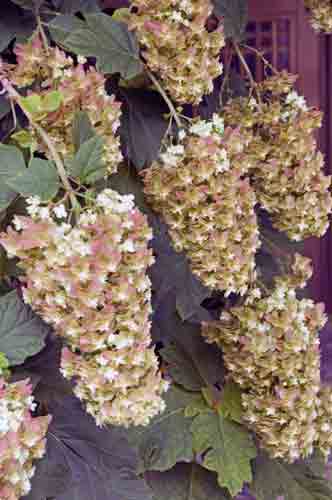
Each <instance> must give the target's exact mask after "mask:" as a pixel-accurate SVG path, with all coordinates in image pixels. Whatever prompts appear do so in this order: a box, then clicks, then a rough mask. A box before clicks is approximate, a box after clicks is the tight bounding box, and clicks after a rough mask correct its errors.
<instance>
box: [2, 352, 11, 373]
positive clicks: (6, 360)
mask: <svg viewBox="0 0 332 500" xmlns="http://www.w3.org/2000/svg"><path fill="white" fill-rule="evenodd" d="M7 368H9V361H8V359H7V358H6V356H5V355H4V353H3V352H0V373H1V371H2V370H6V369H7Z"/></svg>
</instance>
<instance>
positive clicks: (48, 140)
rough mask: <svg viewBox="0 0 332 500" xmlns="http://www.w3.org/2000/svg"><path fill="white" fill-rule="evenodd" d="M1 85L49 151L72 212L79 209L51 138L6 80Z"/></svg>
mask: <svg viewBox="0 0 332 500" xmlns="http://www.w3.org/2000/svg"><path fill="white" fill-rule="evenodd" d="M2 85H3V87H4V88H5V89H6V90H7V92H8V94H9V97H11V98H12V99H15V101H16V102H17V103H18V104H19V106H20V107H21V109H22V111H23V113H24V114H25V116H26V117H27V118H28V120H29V122H30V124H31V126H32V127H33V128H34V129H35V130H36V132H37V133H38V135H39V136H40V137H41V139H42V140H43V141H44V143H45V145H46V146H47V148H48V150H49V153H50V155H51V157H52V159H53V161H54V163H55V166H56V168H57V171H58V174H59V177H60V179H61V181H62V184H63V186H64V188H65V190H66V191H67V192H68V194H69V197H70V201H71V204H72V207H73V208H74V210H75V211H76V210H79V209H80V205H79V203H78V201H77V199H76V196H75V194H74V191H73V189H72V187H71V185H70V182H69V180H68V177H67V173H66V170H65V167H64V164H63V161H62V159H61V157H60V155H59V153H58V152H57V150H56V148H55V146H54V144H53V142H52V140H51V138H50V137H49V135H48V134H47V133H46V132H45V130H44V129H43V128H42V127H41V126H40V125H39V124H38V123H36V122H35V121H34V119H33V117H32V115H31V114H30V113H29V111H27V110H26V109H24V107H23V106H22V105H21V104H20V98H21V96H20V94H19V93H18V92H17V91H16V90H15V89H14V87H13V86H12V85H11V84H10V83H9V82H8V80H3V81H2Z"/></svg>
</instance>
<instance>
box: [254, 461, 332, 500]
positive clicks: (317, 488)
mask: <svg viewBox="0 0 332 500" xmlns="http://www.w3.org/2000/svg"><path fill="white" fill-rule="evenodd" d="M250 489H251V492H252V493H253V495H255V496H256V499H257V500H271V499H272V498H273V499H274V498H275V499H277V498H278V499H279V498H280V499H283V500H300V499H301V500H330V499H331V498H332V485H331V484H329V482H328V481H327V479H326V477H325V467H324V464H323V461H321V465H320V467H319V464H318V463H317V460H316V459H315V458H314V459H308V460H305V461H298V462H296V463H295V464H287V463H285V462H282V461H281V460H272V459H270V458H269V457H268V455H267V454H265V453H262V454H261V455H260V456H259V457H258V458H257V460H256V462H255V478H254V482H253V484H252V486H251V488H250Z"/></svg>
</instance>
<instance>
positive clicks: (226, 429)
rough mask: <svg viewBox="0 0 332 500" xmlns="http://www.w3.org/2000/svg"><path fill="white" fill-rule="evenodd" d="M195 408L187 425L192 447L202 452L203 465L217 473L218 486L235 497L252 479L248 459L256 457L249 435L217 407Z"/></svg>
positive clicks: (249, 460)
mask: <svg viewBox="0 0 332 500" xmlns="http://www.w3.org/2000/svg"><path fill="white" fill-rule="evenodd" d="M198 410H199V414H198V416H196V417H195V419H194V421H193V423H192V426H191V430H192V434H193V446H194V450H195V451H196V452H197V453H204V459H203V466H204V467H205V468H206V469H208V470H211V471H215V472H217V474H218V483H219V485H220V486H221V487H225V488H227V489H228V490H229V492H230V493H231V495H232V496H235V495H236V494H238V493H239V492H240V491H241V490H242V488H243V485H244V483H246V482H248V483H250V482H251V480H252V471H251V463H250V462H251V460H252V459H253V458H255V457H256V447H255V445H254V442H253V439H252V436H251V435H250V433H249V431H248V430H247V429H245V428H244V427H242V426H240V425H238V424H237V423H234V422H232V421H230V420H228V419H227V418H225V417H224V416H223V415H222V413H221V411H220V408H217V409H216V410H213V409H211V408H209V407H208V406H206V408H205V409H203V410H202V409H199V408H198Z"/></svg>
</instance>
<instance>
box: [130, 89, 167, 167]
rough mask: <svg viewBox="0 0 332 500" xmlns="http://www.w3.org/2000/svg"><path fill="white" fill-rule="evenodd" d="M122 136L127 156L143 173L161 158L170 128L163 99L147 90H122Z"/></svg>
mask: <svg viewBox="0 0 332 500" xmlns="http://www.w3.org/2000/svg"><path fill="white" fill-rule="evenodd" d="M121 97H122V101H123V106H122V112H123V115H122V120H121V128H120V135H121V137H122V142H123V144H124V154H125V156H126V157H127V158H128V159H129V160H130V161H131V162H132V163H133V164H134V166H135V167H136V170H137V171H138V172H139V171H140V170H142V169H143V168H145V167H148V166H150V165H151V163H152V162H153V161H155V160H156V159H157V158H158V155H159V150H160V146H161V141H162V139H163V137H164V135H165V132H166V129H167V121H166V120H165V119H164V116H163V114H164V113H165V112H167V109H165V106H164V104H163V103H162V102H161V100H160V97H159V96H158V95H157V94H156V93H154V92H148V91H146V90H138V89H135V90H134V89H133V90H126V91H125V90H122V91H121V95H120V98H121Z"/></svg>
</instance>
